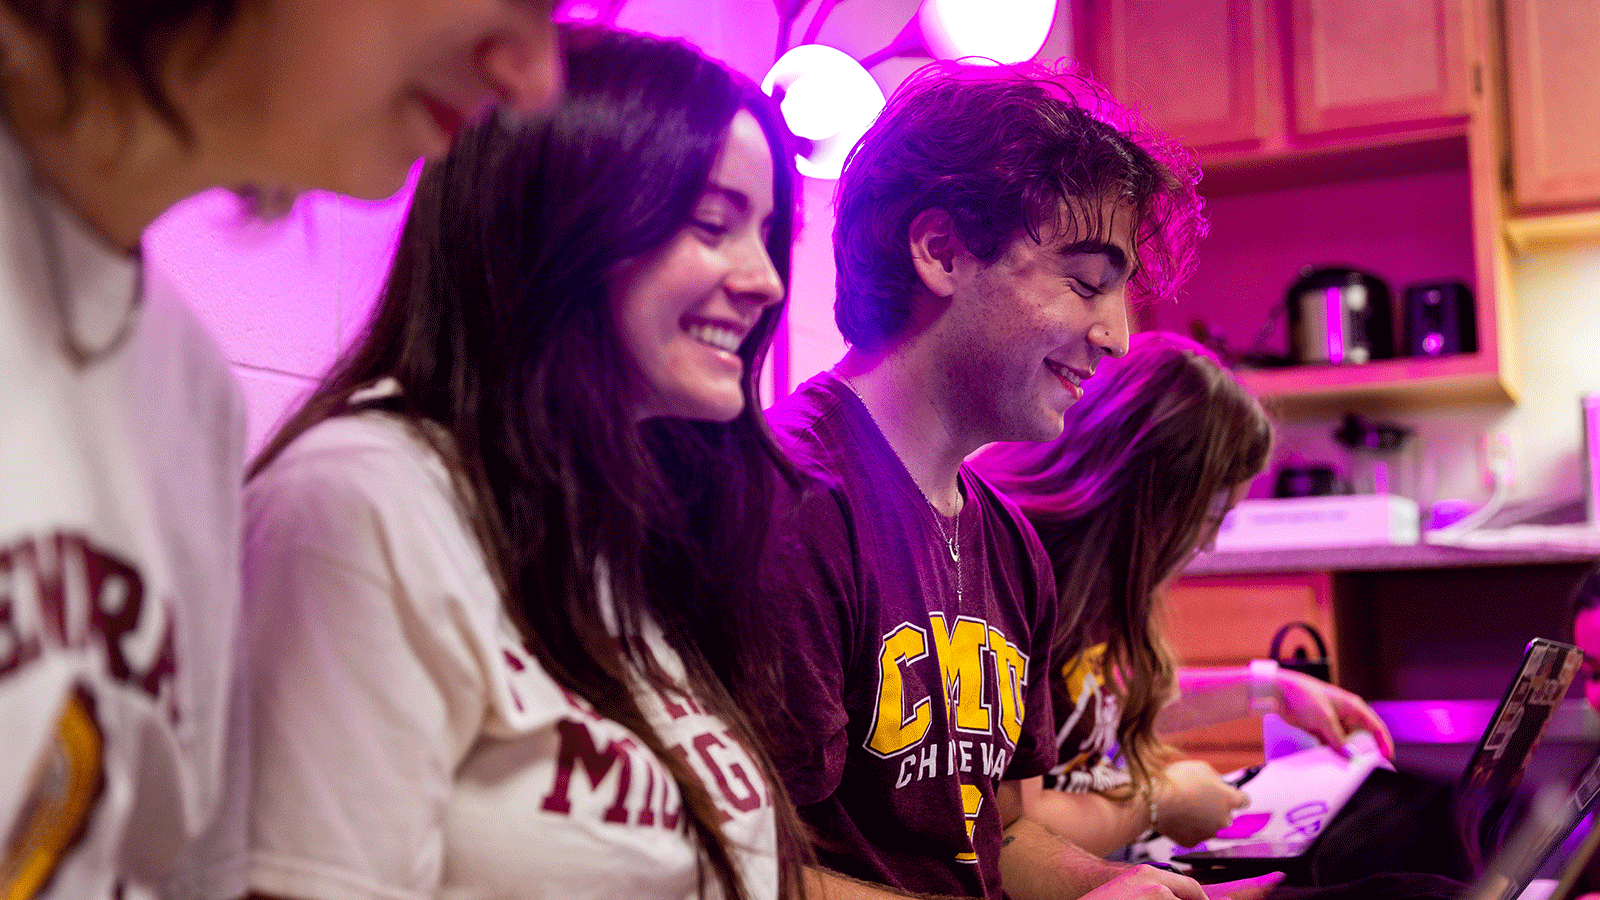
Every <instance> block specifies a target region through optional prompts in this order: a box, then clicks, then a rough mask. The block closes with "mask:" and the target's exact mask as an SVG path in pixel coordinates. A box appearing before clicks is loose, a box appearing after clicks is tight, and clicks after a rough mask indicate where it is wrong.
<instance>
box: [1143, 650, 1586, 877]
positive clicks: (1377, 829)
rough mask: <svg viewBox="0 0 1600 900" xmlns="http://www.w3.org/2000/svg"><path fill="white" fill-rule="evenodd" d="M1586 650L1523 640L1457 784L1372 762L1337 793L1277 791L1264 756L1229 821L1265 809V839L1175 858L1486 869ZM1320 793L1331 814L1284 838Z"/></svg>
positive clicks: (1297, 868)
mask: <svg viewBox="0 0 1600 900" xmlns="http://www.w3.org/2000/svg"><path fill="white" fill-rule="evenodd" d="M1582 660H1583V654H1582V652H1581V651H1579V650H1578V649H1577V648H1576V647H1573V646H1571V645H1568V644H1563V643H1559V642H1557V641H1551V640H1547V639H1545V638H1536V639H1534V640H1533V641H1530V642H1529V644H1528V646H1527V647H1526V649H1525V650H1524V651H1523V655H1522V661H1521V664H1520V665H1519V666H1518V668H1517V671H1516V674H1515V675H1514V676H1513V677H1512V679H1511V683H1510V684H1509V685H1508V686H1507V688H1506V691H1505V694H1504V696H1503V697H1502V698H1501V700H1500V704H1499V706H1498V707H1497V709H1496V710H1495V714H1494V716H1493V717H1491V719H1490V721H1489V724H1488V727H1487V728H1486V729H1485V730H1484V733H1483V735H1482V737H1481V738H1480V739H1479V741H1478V745H1477V747H1476V749H1475V750H1474V752H1473V754H1472V757H1471V759H1470V760H1469V761H1468V763H1467V766H1466V769H1465V771H1464V772H1463V773H1462V775H1461V777H1460V779H1459V780H1458V782H1457V783H1456V784H1453V785H1452V784H1445V783H1437V782H1433V781H1430V780H1428V779H1424V778H1420V777H1418V776H1415V775H1407V774H1404V773H1398V772H1394V771H1391V770H1389V769H1387V768H1383V767H1378V766H1369V767H1367V768H1366V770H1365V771H1364V772H1363V771H1357V772H1356V774H1357V775H1358V776H1359V777H1360V782H1359V784H1358V785H1357V786H1356V788H1355V789H1352V790H1351V792H1350V793H1348V794H1346V795H1345V796H1344V797H1339V796H1337V795H1335V796H1332V797H1329V796H1322V795H1317V794H1314V793H1313V794H1309V795H1308V794H1305V793H1298V794H1296V793H1294V792H1289V793H1283V792H1281V791H1280V792H1277V793H1274V794H1272V795H1268V794H1267V793H1266V792H1265V791H1264V790H1262V789H1261V787H1260V786H1261V785H1266V784H1268V783H1269V781H1270V782H1271V783H1274V784H1276V783H1280V782H1282V781H1283V779H1269V778H1268V776H1269V773H1271V772H1272V771H1273V769H1274V767H1275V766H1277V765H1278V764H1279V763H1280V762H1282V760H1278V759H1275V760H1271V761H1269V762H1268V763H1266V765H1265V766H1264V767H1263V768H1262V769H1261V774H1259V775H1257V776H1256V777H1255V778H1254V779H1252V780H1251V781H1249V782H1248V783H1246V784H1243V785H1242V786H1241V790H1243V791H1244V792H1245V793H1247V794H1250V795H1251V806H1250V807H1248V808H1246V809H1245V810H1243V811H1242V812H1241V813H1240V814H1239V816H1238V817H1236V818H1235V823H1236V824H1237V823H1239V821H1240V819H1244V818H1245V817H1252V816H1253V817H1257V818H1260V817H1261V816H1262V815H1263V814H1266V817H1265V820H1264V821H1263V823H1262V827H1261V828H1260V829H1258V830H1257V831H1256V834H1257V835H1261V836H1268V835H1270V836H1271V837H1272V838H1273V839H1272V840H1258V839H1251V838H1250V837H1248V836H1245V835H1240V834H1237V833H1236V832H1235V833H1233V835H1232V836H1231V837H1228V838H1223V839H1214V840H1211V841H1207V842H1205V843H1204V844H1202V845H1201V846H1200V847H1198V848H1194V849H1192V850H1188V851H1183V850H1181V849H1179V850H1178V851H1177V852H1174V853H1173V854H1172V857H1171V859H1172V861H1173V862H1175V863H1180V864H1183V865H1185V866H1188V867H1190V869H1191V874H1193V875H1195V876H1196V877H1197V878H1200V879H1201V880H1202V881H1222V880H1231V879H1234V878H1246V877H1251V876H1253V875H1259V874H1265V873H1267V872H1277V871H1281V872H1286V873H1288V876H1289V883H1291V884H1332V883H1339V882H1342V881H1349V880H1352V879H1353V878H1355V877H1359V876H1360V875H1361V874H1365V873H1368V872H1376V871H1385V870H1386V869H1388V870H1394V871H1423V872H1432V873H1435V874H1439V875H1445V876H1448V877H1452V878H1456V879H1458V880H1463V881H1470V880H1472V879H1474V878H1475V877H1476V876H1477V875H1479V874H1480V873H1482V872H1484V871H1485V869H1486V865H1487V863H1486V862H1485V860H1486V859H1488V858H1489V857H1490V856H1491V855H1493V851H1494V849H1495V848H1496V847H1497V846H1499V845H1500V844H1501V843H1502V840H1501V838H1502V835H1503V834H1504V829H1503V826H1504V824H1505V823H1504V821H1503V820H1504V819H1505V817H1506V813H1507V811H1508V810H1509V809H1511V807H1512V803H1513V801H1514V800H1515V799H1516V796H1517V793H1516V792H1517V788H1518V786H1519V785H1520V784H1521V781H1522V776H1523V773H1524V772H1525V771H1526V769H1527V765H1528V760H1529V758H1530V756H1531V755H1532V752H1533V749H1534V748H1535V747H1536V746H1537V745H1538V743H1539V741H1540V739H1541V738H1542V737H1543V736H1544V731H1545V727H1546V725H1548V723H1549V720H1550V716H1551V713H1552V712H1553V711H1554V710H1555V708H1556V706H1557V705H1558V704H1559V703H1560V702H1561V700H1562V698H1563V697H1565V696H1566V693H1567V689H1568V687H1569V686H1570V685H1571V684H1572V681H1573V678H1574V677H1575V676H1576V675H1577V672H1578V668H1579V666H1580V664H1581V663H1582ZM1303 752H1310V751H1303ZM1323 752H1324V753H1327V752H1328V751H1326V750H1324V751H1323ZM1329 755H1330V756H1332V755H1333V754H1331V753H1330V754H1329ZM1294 756H1299V754H1295V755H1294ZM1292 758H1293V757H1285V758H1283V759H1284V760H1287V759H1292ZM1354 761H1355V760H1354V759H1353V760H1352V761H1351V763H1347V764H1346V767H1347V768H1348V767H1349V766H1350V765H1351V764H1352V763H1354ZM1291 783H1294V782H1293V780H1291ZM1307 783H1309V782H1307ZM1253 787H1254V788H1255V789H1254V790H1253V789H1252V788H1253ZM1334 801H1337V802H1334ZM1316 803H1322V804H1324V805H1325V806H1326V807H1328V809H1329V811H1328V813H1327V815H1325V816H1324V817H1322V818H1321V819H1319V820H1317V821H1314V822H1310V823H1308V824H1306V825H1303V826H1301V827H1298V828H1295V829H1290V830H1289V831H1288V835H1287V837H1283V836H1282V835H1283V834H1284V833H1285V827H1286V826H1289V825H1293V824H1294V823H1293V821H1292V820H1291V819H1290V816H1292V815H1294V814H1295V811H1296V810H1303V809H1305V808H1307V806H1308V805H1309V804H1316ZM1246 821H1247V822H1248V821H1250V820H1249V819H1246ZM1380 837H1381V840H1380V839H1379V838H1380ZM1530 877H1531V876H1530Z"/></svg>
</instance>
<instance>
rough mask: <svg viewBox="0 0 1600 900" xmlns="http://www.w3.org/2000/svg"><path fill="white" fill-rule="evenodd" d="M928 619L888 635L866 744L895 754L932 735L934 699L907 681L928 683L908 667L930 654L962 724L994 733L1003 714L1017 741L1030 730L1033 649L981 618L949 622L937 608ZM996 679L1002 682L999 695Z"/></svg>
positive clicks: (1009, 738)
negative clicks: (1026, 717) (1027, 698)
mask: <svg viewBox="0 0 1600 900" xmlns="http://www.w3.org/2000/svg"><path fill="white" fill-rule="evenodd" d="M928 624H929V627H928V628H927V629H926V630H924V629H922V628H920V627H918V626H916V625H912V624H911V623H909V622H906V623H902V624H901V625H899V626H898V627H896V628H894V629H892V630H890V631H889V633H888V634H886V635H884V637H883V641H882V644H881V645H880V648H879V652H878V702H877V706H876V708H875V710H874V713H873V721H872V727H871V729H870V730H869V731H868V733H867V740H866V748H867V749H868V750H870V751H871V752H873V753H875V754H877V755H879V756H883V757H889V756H893V755H895V754H897V753H901V752H903V751H905V750H907V749H909V748H911V747H915V746H917V745H918V744H920V743H921V742H922V741H923V740H924V739H925V738H926V737H927V736H928V731H929V728H930V727H931V726H932V709H931V703H932V702H933V700H934V698H933V697H932V696H930V695H929V694H927V693H926V692H921V691H913V690H911V689H909V688H908V686H907V685H908V684H921V683H924V682H925V679H917V678H911V677H908V673H910V672H912V671H913V670H914V668H915V667H917V666H925V665H928V663H927V662H926V661H927V660H928V658H929V656H930V655H931V656H932V657H933V658H934V661H935V662H936V663H937V665H938V667H939V668H938V673H939V681H938V683H939V684H940V685H941V686H942V688H943V690H942V691H941V694H942V696H941V697H939V698H938V700H939V702H940V703H942V704H943V705H944V709H945V710H946V712H947V713H948V714H949V718H950V720H951V721H952V723H953V724H954V727H955V730H956V731H957V732H964V733H968V734H977V735H987V734H990V733H992V732H993V729H994V725H995V722H996V720H997V719H998V722H999V726H1000V730H1001V732H1002V733H1003V734H1004V735H1005V739H1006V742H1007V744H1008V746H1010V747H1015V746H1016V744H1017V740H1018V739H1019V738H1020V737H1021V736H1022V719H1023V714H1024V709H1023V692H1024V690H1026V688H1027V682H1028V656H1027V654H1026V653H1024V652H1023V651H1022V649H1021V648H1020V647H1018V646H1016V645H1015V644H1013V643H1011V641H1009V640H1007V638H1006V636H1005V633H1004V632H1002V631H1000V630H999V629H998V628H994V627H991V626H990V625H989V624H988V623H987V622H984V621H983V620H981V619H975V618H970V617H967V616H959V617H957V618H956V619H955V621H954V622H949V623H947V622H946V621H945V617H944V615H943V614H942V613H932V614H930V615H929V617H928ZM991 674H992V675H993V681H991V680H990V678H989V676H990V675H991ZM991 684H993V685H995V686H997V687H996V692H995V694H994V695H992V696H991V695H990V694H989V693H988V692H989V689H990V688H989V685H991ZM941 737H943V736H941Z"/></svg>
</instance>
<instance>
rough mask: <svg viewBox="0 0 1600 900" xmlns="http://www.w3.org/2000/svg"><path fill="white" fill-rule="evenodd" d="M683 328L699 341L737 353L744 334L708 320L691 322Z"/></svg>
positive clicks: (727, 351)
mask: <svg viewBox="0 0 1600 900" xmlns="http://www.w3.org/2000/svg"><path fill="white" fill-rule="evenodd" d="M683 330H684V331H685V332H687V333H688V335H689V337H691V338H694V339H695V340H697V341H699V342H700V343H702V344H705V345H706V346H708V347H714V348H716V349H718V350H721V351H723V352H726V353H735V354H737V353H738V352H739V344H740V343H741V342H743V341H744V336H743V335H741V334H740V333H739V332H737V331H735V330H734V329H732V328H729V327H727V326H726V325H717V324H714V323H710V322H691V323H689V324H688V325H686V326H684V329H683Z"/></svg>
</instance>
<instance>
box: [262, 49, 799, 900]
mask: <svg viewBox="0 0 1600 900" xmlns="http://www.w3.org/2000/svg"><path fill="white" fill-rule="evenodd" d="M565 39H566V40H565V43H566V53H567V65H568V96H567V98H566V100H565V101H564V102H563V103H562V104H561V105H560V106H559V107H558V108H557V109H556V110H555V111H554V112H553V113H552V114H551V115H550V116H549V117H548V118H542V119H539V120H536V121H518V120H515V119H512V118H509V117H508V118H506V119H503V120H499V121H495V122H491V123H488V124H485V125H483V126H480V127H477V128H473V129H469V130H468V132H467V133H466V134H465V135H463V137H462V139H461V142H460V146H459V147H458V148H457V149H456V150H455V151H454V152H453V153H452V154H451V155H450V156H449V157H447V158H446V159H445V160H443V161H442V162H440V163H437V164H433V165H430V166H429V167H428V168H427V169H426V170H425V171H424V173H423V175H422V178H421V182H420V184H419V185H418V188H417V194H416V197H415V200H414V201H413V206H412V209H411V212H410V215H409V217H408V219H407V222H406V226H405V230H404V233H403V235H402V237H401V241H400V247H399V251H398V255H397V258H396V260H395V263H394V268H393V270H392V272H391V274H390V277H389V281H388V284H387V286H386V288H385V291H384V294H383V298H382V301H381V304H380V308H379V309H378V312H377V313H376V317H375V319H374V320H373V322H372V324H371V326H370V328H369V330H368V331H367V333H366V334H365V335H364V336H363V338H362V339H361V340H360V341H359V343H358V344H357V346H356V347H355V348H354V349H353V350H352V351H351V352H350V353H349V354H348V355H347V356H346V357H345V358H344V360H343V361H342V362H340V363H339V364H338V366H337V367H336V369H335V371H334V372H333V373H332V374H331V375H330V376H329V377H328V378H327V380H326V381H324V382H323V384H322V385H321V386H320V387H319V388H318V389H317V390H316V391H315V393H314V394H313V395H312V397H311V398H310V399H309V401H308V402H307V403H306V404H305V406H304V407H303V408H302V409H301V410H300V411H299V413H298V414H297V415H295V416H294V417H293V418H292V419H291V420H290V421H289V423H288V424H287V425H286V426H285V427H284V428H283V429H282V430H281V431H280V433H279V434H278V435H277V436H276V437H275V438H274V439H273V441H272V442H271V443H270V444H269V446H268V447H267V449H266V450H265V452H264V453H263V455H262V457H261V459H260V461H259V462H258V463H257V464H256V466H255V470H254V472H253V475H252V478H251V481H250V484H249V486H248V488H247V521H248V523H249V525H248V534H247V540H246V570H245V578H246V596H247V598H248V599H249V606H250V610H249V618H248V622H247V626H246V627H247V628H248V629H249V630H250V631H249V633H250V635H251V638H252V651H253V652H252V655H251V658H252V668H251V682H250V683H251V685H252V687H253V696H252V702H251V711H252V713H253V722H254V726H253V727H254V730H253V735H252V739H253V741H254V745H255V749H254V769H253V772H252V773H251V778H252V782H251V790H250V791H249V794H250V797H249V801H248V803H249V805H248V807H247V811H248V817H249V822H250V828H249V848H248V854H247V856H246V858H245V862H246V865H247V871H248V873H249V877H250V881H251V886H252V888H253V889H254V890H256V891H259V892H261V893H263V894H271V895H281V896H287V897H299V898H322V897H335V896H340V897H342V896H347V895H346V894H344V893H341V890H342V889H343V888H344V887H345V886H348V885H371V886H374V888H376V887H379V886H381V888H382V889H383V890H385V891H390V892H392V895H393V896H426V897H431V896H453V895H454V894H453V893H452V891H454V890H458V889H459V890H466V891H467V892H468V893H471V894H472V896H521V895H525V892H527V891H529V890H537V891H539V892H541V893H543V894H547V895H551V896H561V897H566V898H572V897H587V896H595V897H617V896H627V897H644V896H648V897H686V896H700V895H702V894H703V893H708V892H709V893H710V894H711V895H712V896H724V897H729V898H747V897H748V898H770V897H776V896H790V895H792V894H793V893H794V892H795V891H796V890H797V889H798V884H797V873H798V869H797V868H796V867H795V866H794V865H793V862H794V861H795V858H796V855H797V854H798V853H799V852H800V851H799V848H800V846H801V845H800V843H799V842H798V841H797V839H796V836H795V831H794V826H793V818H792V812H791V811H790V807H789V804H788V803H787V801H786V800H785V799H784V798H783V795H782V788H781V786H780V784H779V783H778V782H777V780H776V779H774V778H772V777H771V774H770V766H769V765H768V763H767V762H766V758H765V756H764V754H763V753H762V752H761V750H760V743H759V741H758V740H757V739H756V737H755V736H754V735H753V734H752V733H751V731H750V728H749V726H748V725H747V724H746V723H745V719H744V718H743V716H742V715H741V714H740V713H739V712H738V710H737V709H735V708H734V706H733V705H732V703H731V702H730V701H729V699H728V693H727V691H726V690H725V689H724V688H723V687H722V686H721V685H722V682H723V680H724V679H726V680H727V681H728V682H731V683H735V684H741V683H745V684H747V683H751V682H756V683H759V682H760V680H761V679H764V678H765V677H766V676H765V670H764V668H763V665H764V664H765V663H766V662H769V661H770V657H765V656H763V655H762V654H761V653H760V649H761V646H760V642H759V641H758V640H755V639H754V637H753V636H754V635H755V634H756V629H753V628H750V627H748V623H749V617H748V610H747V609H746V607H745V606H744V604H743V602H742V600H743V598H744V597H747V596H750V595H751V593H752V592H751V591H749V590H748V589H747V587H748V585H747V578H748V577H749V573H753V572H754V570H755V566H754V557H755V555H756V553H757V552H758V550H759V547H760V545H761V540H762V536H763V534H764V529H763V527H762V523H763V522H764V521H765V518H766V514H767V509H766V507H767V505H768V503H767V497H769V496H770V494H771V492H772V490H773V489H774V488H775V482H776V481H777V480H779V479H782V478H785V477H787V476H786V474H785V473H787V472H788V471H789V470H788V469H787V468H786V466H785V465H784V464H783V463H782V461H781V457H780V456H779V455H778V454H777V452H776V451H775V450H774V448H773V445H772V443H771V441H770V438H769V436H768V433H767V430H766V427H765V424H764V422H763V419H762V417H761V413H760V409H759V405H758V403H757V397H756V387H755V384H756V374H757V371H758V369H759V367H760V365H761V362H762V358H763V356H764V354H765V352H766V350H767V348H768V346H769V344H770V342H771V340H772V336H773V334H774V331H775V329H776V326H777V321H778V315H779V312H780V309H781V302H782V300H783V299H784V296H785V294H786V283H787V279H788V272H789V252H790V241H791V238H792V233H793V227H794V203H795V194H794V191H795V176H794V175H793V174H792V171H791V162H790V159H791V154H790V152H789V151H788V150H787V149H786V147H787V138H786V132H785V131H784V130H783V127H782V125H781V124H780V119H779V118H778V116H777V114H776V112H775V108H774V107H773V105H772V104H771V102H770V101H769V100H768V99H767V98H766V97H764V96H763V95H761V94H760V93H759V91H758V90H757V89H756V88H755V87H754V86H753V85H751V84H750V83H748V82H747V81H746V80H744V79H742V78H740V77H738V76H736V75H733V74H732V73H730V72H729V71H728V70H727V69H725V68H723V67H722V66H720V65H718V64H716V63H714V62H712V61H710V60H708V59H706V58H705V57H703V56H701V55H700V54H699V53H697V52H695V51H693V50H692V49H690V48H688V47H686V46H685V45H682V44H679V43H675V42H670V41H663V40H658V39H654V38H649V37H644V36H637V35H628V34H623V33H619V32H614V31H609V30H603V29H595V28H573V29H569V30H568V31H567V33H566V35H565ZM731 483H738V484H739V485H740V486H741V488H742V490H741V492H740V493H738V494H737V495H735V494H732V493H730V492H727V491H725V490H724V489H723V487H724V485H727V484H731ZM691 635H692V637H691ZM780 860H781V862H780ZM389 895H390V894H385V896H389Z"/></svg>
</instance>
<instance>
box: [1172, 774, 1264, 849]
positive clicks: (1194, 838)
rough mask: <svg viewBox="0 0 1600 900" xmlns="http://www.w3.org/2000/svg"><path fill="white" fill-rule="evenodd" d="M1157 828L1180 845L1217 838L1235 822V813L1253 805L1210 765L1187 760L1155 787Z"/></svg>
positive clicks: (1191, 845)
mask: <svg viewBox="0 0 1600 900" xmlns="http://www.w3.org/2000/svg"><path fill="white" fill-rule="evenodd" d="M1155 798H1156V827H1157V828H1158V829H1159V830H1160V831H1161V833H1162V834H1164V835H1166V836H1167V837H1169V838H1172V839H1173V840H1174V841H1177V842H1178V843H1179V844H1180V845H1182V846H1185V847H1193V846H1194V845H1195V844H1198V843H1200V842H1201V841H1204V840H1207V839H1209V838H1213V837H1216V834H1217V832H1218V831H1219V830H1221V829H1222V828H1225V827H1227V825H1228V823H1229V822H1232V821H1233V811H1234V810H1236V809H1242V808H1244V807H1246V806H1249V805H1250V798H1249V797H1248V796H1246V795H1245V793H1244V791H1241V790H1239V789H1238V788H1236V787H1234V786H1233V785H1231V784H1229V783H1227V782H1226V781H1223V780H1222V776H1221V775H1218V774H1217V770H1216V769H1213V768H1211V765H1210V764H1209V763H1204V762H1201V761H1200V760H1198V759H1184V760H1179V761H1178V762H1175V763H1173V764H1172V765H1170V766H1167V772H1166V778H1165V779H1164V780H1163V781H1161V782H1158V783H1157V784H1156V785H1155Z"/></svg>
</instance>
